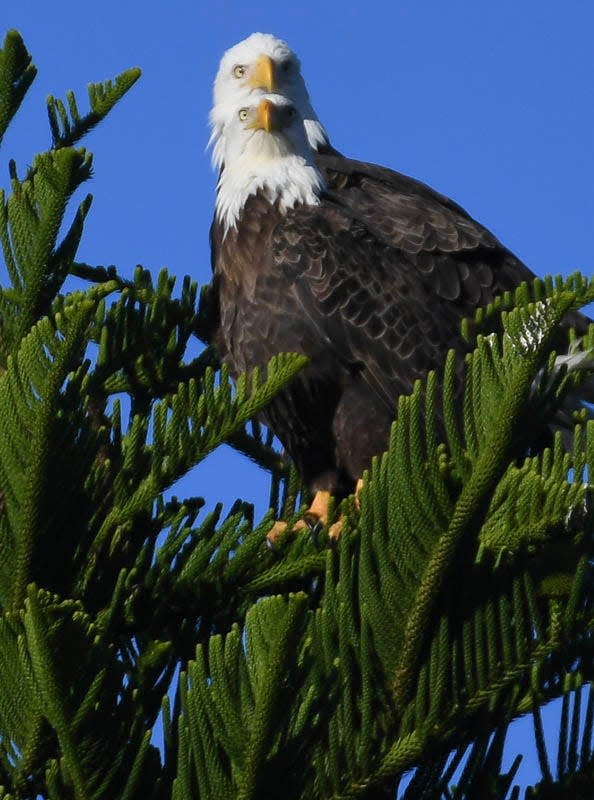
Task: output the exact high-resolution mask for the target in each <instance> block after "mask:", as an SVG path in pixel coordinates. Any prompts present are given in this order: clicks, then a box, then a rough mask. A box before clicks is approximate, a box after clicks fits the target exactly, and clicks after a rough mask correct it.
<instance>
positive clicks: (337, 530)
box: [328, 478, 363, 542]
mask: <svg viewBox="0 0 594 800" xmlns="http://www.w3.org/2000/svg"><path fill="white" fill-rule="evenodd" d="M362 488H363V478H359V480H358V481H357V486H356V487H355V508H356V509H357V511H360V510H361V501H360V500H359V494H360V492H361V489H362ZM342 528H343V518H342V517H339V518H338V519H337V520H336V522H334V523H333V524H332V525H330V528H329V529H328V538H329V539H330V540H331V541H334V542H335V541H336V540H337V539H338V537H339V536H340V534H341V533H342Z"/></svg>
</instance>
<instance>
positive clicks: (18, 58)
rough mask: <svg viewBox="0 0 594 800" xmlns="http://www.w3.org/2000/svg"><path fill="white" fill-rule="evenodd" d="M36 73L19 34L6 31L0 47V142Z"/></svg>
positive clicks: (0, 142)
mask: <svg viewBox="0 0 594 800" xmlns="http://www.w3.org/2000/svg"><path fill="white" fill-rule="evenodd" d="M36 75H37V68H36V67H35V66H34V65H33V63H32V59H31V55H30V54H29V53H28V52H27V48H26V47H25V44H24V42H23V40H22V38H21V36H20V34H19V33H18V32H17V31H8V33H7V34H6V36H5V37H4V42H3V44H2V48H1V49H0V144H2V139H3V138H4V134H5V133H6V129H7V128H8V126H9V124H10V121H11V119H12V118H13V117H14V115H15V114H16V112H17V111H18V109H19V106H20V105H21V103H22V102H23V98H24V97H25V95H26V94H27V91H28V90H29V87H30V86H31V84H32V83H33V81H34V80H35V76H36Z"/></svg>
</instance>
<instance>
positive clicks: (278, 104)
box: [216, 95, 324, 233]
mask: <svg viewBox="0 0 594 800" xmlns="http://www.w3.org/2000/svg"><path fill="white" fill-rule="evenodd" d="M222 142H223V148H222V153H221V155H222V160H223V164H224V166H223V169H222V170H221V174H220V176H219V182H218V184H217V201H216V216H217V219H218V220H219V221H220V222H222V223H223V227H224V231H225V233H226V232H227V231H228V230H229V229H230V228H234V227H235V225H236V223H237V220H238V218H239V215H240V213H241V209H242V208H243V207H244V205H245V203H246V201H247V199H248V197H249V196H250V195H252V194H255V193H256V192H257V191H262V192H263V193H264V194H265V196H266V198H267V199H268V200H269V201H270V202H271V203H276V204H278V208H279V209H280V211H281V212H282V213H285V212H286V211H287V210H288V209H289V208H293V207H294V206H295V205H297V204H306V205H317V204H318V203H319V202H320V199H319V196H320V192H321V191H322V190H323V188H324V181H323V179H322V176H321V174H320V172H319V170H318V168H317V167H316V165H315V162H314V158H313V151H312V149H311V147H310V146H309V142H308V140H307V136H306V133H305V129H304V127H303V119H302V118H301V117H300V116H299V113H298V112H297V109H296V108H295V106H294V105H293V104H292V103H291V102H290V101H289V100H287V98H286V97H282V96H281V95H269V96H264V97H255V98H251V99H250V100H249V102H248V103H246V105H243V106H241V105H240V106H239V107H237V108H236V109H235V113H234V114H233V116H231V117H230V118H229V120H228V122H227V123H226V125H225V136H224V138H223V139H222Z"/></svg>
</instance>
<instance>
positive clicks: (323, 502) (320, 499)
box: [266, 492, 332, 547]
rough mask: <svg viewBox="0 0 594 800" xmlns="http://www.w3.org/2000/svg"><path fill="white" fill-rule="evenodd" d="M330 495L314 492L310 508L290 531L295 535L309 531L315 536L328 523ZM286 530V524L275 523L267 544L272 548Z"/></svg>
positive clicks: (328, 493)
mask: <svg viewBox="0 0 594 800" xmlns="http://www.w3.org/2000/svg"><path fill="white" fill-rule="evenodd" d="M331 497H332V495H331V494H330V492H316V493H315V495H314V499H313V500H312V503H311V505H310V507H309V508H308V509H307V511H306V512H305V514H304V515H303V517H302V518H301V519H299V520H297V522H296V523H295V524H294V525H293V528H292V530H294V531H295V532H296V533H301V532H303V531H309V532H310V533H311V534H312V536H315V535H316V534H317V533H318V531H319V529H320V528H321V527H322V526H324V525H326V524H327V522H328V508H329V505H330V499H331ZM286 530H287V523H286V522H282V521H278V522H275V523H274V525H273V526H272V528H271V529H270V533H269V534H268V535H267V537H266V538H267V540H268V544H269V545H270V546H271V547H274V546H275V544H276V541H277V540H278V537H279V536H280V535H281V534H282V533H284V532H285V531H286Z"/></svg>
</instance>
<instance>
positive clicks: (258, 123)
mask: <svg viewBox="0 0 594 800" xmlns="http://www.w3.org/2000/svg"><path fill="white" fill-rule="evenodd" d="M275 111H276V107H275V105H274V103H271V102H270V100H262V101H261V103H260V105H259V106H258V108H257V110H256V116H255V117H254V121H253V122H252V123H251V125H249V126H248V127H250V128H254V129H255V130H262V131H266V133H270V132H271V131H273V130H275V129H276V124H275V122H276V120H275V116H276V115H275V113H274V112H275Z"/></svg>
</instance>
